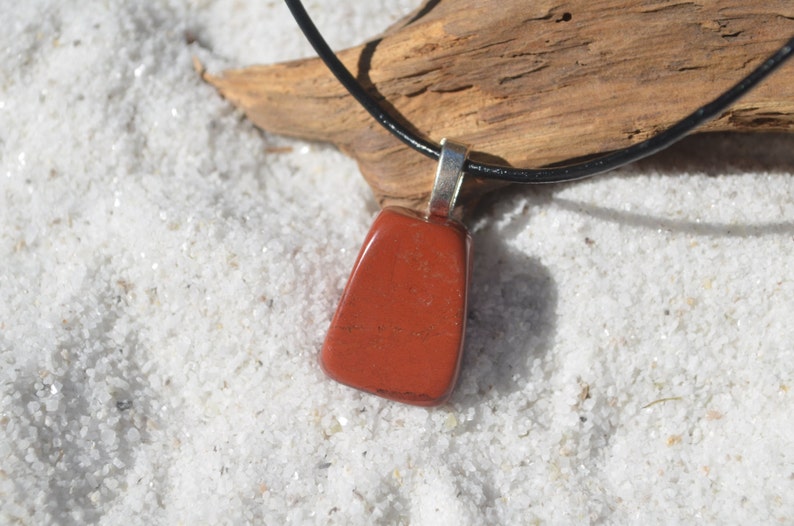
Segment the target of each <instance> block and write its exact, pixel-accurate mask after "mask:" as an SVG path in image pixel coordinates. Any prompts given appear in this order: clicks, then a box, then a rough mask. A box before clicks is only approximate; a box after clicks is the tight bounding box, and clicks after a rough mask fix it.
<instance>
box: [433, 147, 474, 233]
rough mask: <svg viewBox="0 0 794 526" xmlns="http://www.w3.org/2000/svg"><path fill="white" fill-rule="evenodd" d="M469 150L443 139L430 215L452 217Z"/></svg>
mask: <svg viewBox="0 0 794 526" xmlns="http://www.w3.org/2000/svg"><path fill="white" fill-rule="evenodd" d="M468 152H469V148H468V147H467V146H465V145H463V144H460V143H457V142H454V141H449V140H447V139H441V157H440V158H439V159H438V168H436V181H435V183H434V184H433V192H432V193H431V194H430V206H429V208H428V215H431V216H436V217H445V218H446V217H451V216H452V211H453V210H454V208H455V200H456V199H457V198H458V192H460V185H461V183H463V166H464V165H465V164H466V155H467V154H468Z"/></svg>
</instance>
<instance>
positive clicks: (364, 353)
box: [320, 207, 471, 405]
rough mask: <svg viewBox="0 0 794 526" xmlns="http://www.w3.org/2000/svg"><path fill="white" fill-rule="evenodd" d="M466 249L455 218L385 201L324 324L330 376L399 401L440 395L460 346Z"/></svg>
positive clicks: (433, 399)
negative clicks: (388, 205)
mask: <svg viewBox="0 0 794 526" xmlns="http://www.w3.org/2000/svg"><path fill="white" fill-rule="evenodd" d="M470 255H471V236H469V234H468V232H467V231H466V228H465V227H464V226H463V225H461V224H460V223H458V222H457V221H454V220H452V219H443V218H437V217H435V216H430V217H429V218H427V219H426V218H423V217H421V216H418V215H417V214H415V213H414V212H412V211H410V210H407V209H404V208H396V207H395V208H386V209H384V210H383V211H382V212H381V213H380V214H379V215H378V217H377V218H376V219H375V222H374V223H373V225H372V228H371V229H370V231H369V235H368V236H367V238H366V240H365V241H364V245H363V246H362V248H361V252H360V253H359V255H358V259H357V260H356V263H355V265H354V267H353V272H352V273H351V274H350V279H349V280H348V284H347V287H346V288H345V291H344V293H343V294H342V299H341V301H340V302H339V307H338V308H337V311H336V315H335V316H334V318H333V321H332V322H331V327H330V329H329V330H328V336H327V337H326V339H325V344H324V346H323V350H322V354H321V358H320V363H321V365H322V367H323V369H324V370H325V372H326V373H327V374H328V376H330V377H331V378H333V379H335V380H337V381H339V382H341V383H343V384H347V385H349V386H351V387H355V388H357V389H361V390H363V391H368V392H370V393H375V394H378V395H380V396H383V397H386V398H390V399H392V400H397V401H399V402H405V403H409V404H416V405H437V404H440V403H443V402H444V401H446V399H447V398H448V397H449V395H450V394H451V393H452V389H453V387H454V386H455V381H456V379H457V376H458V369H459V368H460V359H461V354H462V351H463V336H464V331H465V329H466V296H467V286H468V281H469V261H470Z"/></svg>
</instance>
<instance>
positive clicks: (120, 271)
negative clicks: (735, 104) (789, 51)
mask: <svg viewBox="0 0 794 526" xmlns="http://www.w3.org/2000/svg"><path fill="white" fill-rule="evenodd" d="M417 3H418V2H417V1H412V2H409V1H403V2H385V1H383V2H354V1H353V0H346V1H344V2H342V1H338V2H336V1H335V2H309V3H308V7H309V8H310V10H311V12H312V13H313V14H314V15H315V16H316V18H317V21H318V23H320V24H321V26H322V27H323V28H324V29H325V31H326V32H327V33H328V34H329V37H330V38H331V40H332V42H333V44H334V45H335V46H344V45H351V44H354V43H357V42H360V41H362V40H364V39H365V38H366V37H368V36H371V35H373V34H375V33H377V32H378V31H380V30H381V29H382V28H384V27H386V26H387V25H388V24H389V23H390V22H391V21H393V20H395V19H396V18H397V17H399V16H401V15H402V14H405V13H407V12H408V11H409V10H410V9H411V8H412V7H413V6H415V5H416V4H417ZM330 4H333V7H331V6H330ZM379 4H386V6H387V7H386V10H385V12H381V6H380V5H379ZM0 19H2V20H3V22H2V25H3V28H4V30H3V31H0V53H2V54H1V55H0V56H1V57H2V61H1V62H0V64H1V65H0V199H1V200H2V203H1V204H0V251H2V255H1V257H2V264H1V266H0V298H2V300H1V301H0V364H1V365H0V388H1V389H2V392H1V394H0V505H2V509H1V510H0V523H3V524H6V523H16V522H20V523H23V524H49V523H59V524H83V523H92V522H100V523H104V524H218V523H225V524H241V523H245V522H254V523H262V522H264V523H266V524H273V525H276V524H283V523H292V524H305V523H308V524H326V523H330V524H345V525H347V524H353V525H358V524H373V523H383V524H400V523H402V524H409V523H410V524H414V525H442V524H452V525H465V524H472V525H480V524H531V523H536V522H539V523H550V524H565V523H583V522H588V521H593V522H608V523H632V524H637V523H648V524H657V523H662V524H669V523H693V522H714V523H735V524H751V523H767V524H769V523H777V522H782V523H791V522H793V521H794V437H792V435H793V434H794V412H793V411H792V403H791V402H792V397H794V360H792V354H793V352H792V350H793V349H792V341H793V340H794V327H793V326H792V323H791V313H792V307H793V306H794V280H793V279H794V270H792V269H794V255H792V253H793V252H794V250H792V249H794V240H793V239H794V202H793V201H792V199H791V196H792V195H793V194H794V178H792V175H793V172H794V138H792V137H783V136H768V137H740V138H726V137H711V138H705V139H695V140H690V141H688V142H686V143H685V144H683V145H682V146H680V147H677V148H676V149H675V150H673V151H672V152H668V153H666V154H664V155H662V156H660V157H657V158H655V159H653V160H649V161H645V162H642V163H640V164H639V165H635V166H632V167H629V168H627V169H624V170H621V171H620V172H618V173H616V174H613V175H610V176H606V177H601V178H598V179H595V180H592V181H588V182H583V183H578V184H572V185H566V186H556V187H545V188H542V189H515V190H513V191H508V192H503V193H501V194H499V195H498V196H496V197H494V199H493V200H492V205H491V206H490V207H489V208H488V209H487V211H486V212H485V213H484V214H483V215H482V216H481V217H479V218H475V219H473V220H472V221H471V224H472V226H473V227H474V229H475V234H474V237H475V247H476V265H475V270H474V280H473V288H472V299H471V308H470V323H469V330H468V342H467V346H466V354H465V360H464V365H463V370H462V373H461V378H460V382H459V385H458V388H457V390H456V392H455V394H454V396H453V398H452V400H451V402H450V403H449V404H448V405H445V406H443V407H441V408H437V409H430V410H427V409H421V408H414V407H410V406H404V405H399V404H395V403H392V402H388V401H385V400H382V399H379V398H376V397H373V396H368V395H365V394H361V393H359V392H357V391H353V390H351V389H348V388H345V387H343V386H340V385H338V384H336V383H334V382H331V381H329V380H327V379H326V378H325V377H324V376H323V374H322V373H321V372H320V370H319V368H318V366H317V362H316V356H317V352H318V349H319V347H320V345H321V342H322V339H323V336H324V331H325V329H326V327H327V325H328V323H329V320H330V316H331V314H332V312H333V309H334V307H335V303H336V301H337V298H338V296H339V294H340V292H341V289H342V287H343V285H344V282H345V280H346V277H347V272H348V270H349V267H350V265H351V264H352V261H353V258H354V257H355V254H356V252H357V250H358V244H359V243H360V242H361V240H362V238H363V235H364V234H365V232H366V230H367V228H368V223H369V221H370V220H371V218H372V216H373V214H374V213H375V211H376V205H375V204H374V202H373V200H372V198H371V196H370V193H369V190H368V189H367V187H366V185H365V184H364V183H363V180H362V179H361V177H360V176H359V173H358V171H357V168H356V166H355V164H354V163H353V162H352V161H350V160H348V159H346V158H345V157H343V156H342V155H341V154H339V153H337V152H336V151H335V150H333V149H332V148H330V147H326V146H322V145H316V144H308V143H304V142H300V141H291V140H287V139H283V138H279V137H275V136H271V135H268V134H264V133H262V132H260V131H257V130H256V129H254V128H253V127H252V126H251V125H250V124H249V123H248V122H247V121H246V120H244V119H243V118H242V117H241V116H240V115H239V114H238V113H237V112H235V110H234V109H232V108H231V106H230V105H229V104H228V103H226V102H225V101H223V100H222V99H220V98H219V97H218V96H217V94H216V93H215V92H214V91H213V89H212V88H210V87H209V86H207V85H205V84H203V83H202V82H201V81H200V79H199V78H198V77H197V76H196V74H195V73H194V71H193V69H192V65H191V57H192V56H194V55H197V56H199V57H200V58H201V59H202V60H203V61H205V63H206V64H208V65H209V66H210V68H211V69H213V71H220V70H221V69H223V68H224V67H231V66H241V65H246V64H251V63H257V62H272V61H275V60H281V59H286V58H293V57H297V56H300V55H306V54H308V53H309V48H308V46H307V45H306V44H305V42H304V41H303V39H302V36H301V35H300V34H299V32H298V30H297V29H296V28H295V26H294V25H293V23H292V21H291V18H289V15H288V14H287V12H286V9H285V8H284V7H283V6H282V5H281V3H280V2H260V1H255V0H215V1H213V0H206V1H204V0H195V1H191V2H187V1H186V2H179V1H177V0H172V1H170V2H168V1H157V2H122V1H121V0H107V1H101V2H100V1H94V2H78V1H77V0H69V1H66V0H38V1H31V2H28V1H24V2H22V1H20V2H12V1H10V0H4V1H2V2H1V3H0ZM186 32H190V33H192V34H193V35H195V37H196V38H197V42H196V43H193V44H188V43H186V38H185V34H186ZM787 67H794V64H791V65H788V66H787ZM282 146H288V147H290V148H292V151H291V152H290V153H268V151H269V149H270V150H272V148H271V147H282ZM655 402H656V403H655Z"/></svg>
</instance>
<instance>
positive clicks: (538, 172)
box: [284, 0, 794, 184]
mask: <svg viewBox="0 0 794 526" xmlns="http://www.w3.org/2000/svg"><path fill="white" fill-rule="evenodd" d="M284 1H285V2H286V4H287V7H289V10H290V11H291V12H292V16H293V17H295V21H296V22H297V23H298V26H300V28H301V31H303V33H304V34H305V35H306V38H307V39H308V40H309V42H310V43H311V45H312V47H314V50H315V51H316V52H317V54H318V55H319V56H320V58H321V59H322V60H323V62H325V64H326V65H327V66H328V68H329V69H330V70H331V72H332V73H333V74H334V76H335V77H336V78H337V79H338V80H339V82H341V83H342V85H343V86H344V87H345V89H346V90H347V91H349V92H350V94H351V95H353V97H354V98H355V99H356V100H357V101H358V102H359V104H361V106H363V107H364V109H365V110H367V112H369V114H370V115H372V117H374V118H375V120H376V121H378V122H379V123H380V124H381V126H383V127H384V128H386V129H387V130H388V131H389V132H390V133H392V134H393V135H394V136H395V137H397V138H398V139H400V140H401V141H403V142H404V143H405V144H407V145H408V146H410V147H411V148H413V149H414V150H416V151H418V152H419V153H422V154H424V155H426V156H428V157H430V158H432V159H435V160H438V158H439V156H440V155H441V146H440V145H439V144H437V143H434V142H432V141H429V140H427V139H425V138H423V137H419V136H418V135H416V134H415V133H412V132H411V131H410V130H408V129H407V128H406V127H405V126H403V125H402V124H400V123H399V122H398V121H397V120H396V119H394V118H393V117H392V116H391V115H389V113H388V112H387V111H385V110H384V109H383V108H381V106H380V105H379V104H378V103H377V102H376V101H375V100H374V99H373V98H372V97H370V95H369V94H368V93H367V92H366V90H365V89H364V88H363V86H361V84H359V83H358V81H357V80H356V78H355V77H354V76H353V75H352V74H351V73H350V71H348V69H347V68H346V67H345V66H344V64H342V62H341V61H340V60H339V59H338V58H337V57H336V55H335V54H334V52H333V51H332V50H331V48H330V47H329V46H328V43H327V42H326V41H325V39H324V38H323V36H322V35H321V34H320V32H319V31H318V30H317V27H316V26H315V25H314V22H312V20H311V18H310V17H309V15H308V13H307V12H306V10H305V9H304V7H303V4H302V3H301V1H300V0H284ZM792 54H794V38H792V39H790V40H789V41H788V42H786V44H785V45H784V46H783V47H781V48H780V49H779V50H778V51H777V52H776V53H775V54H774V55H772V56H771V57H769V58H768V59H767V60H766V61H764V63H763V64H761V65H760V66H758V67H757V68H756V69H755V70H753V71H752V72H751V73H750V74H749V75H747V76H746V77H745V78H743V79H742V80H741V81H739V82H738V83H737V84H736V85H734V86H733V87H732V88H730V89H729V90H728V91H726V92H725V93H723V94H722V95H720V96H719V97H717V98H716V99H714V100H713V101H711V102H709V103H708V104H706V105H705V106H702V107H700V108H698V109H697V110H696V111H694V112H693V113H692V114H690V115H688V116H687V117H684V118H683V119H681V120H680V121H678V122H677V123H676V124H674V125H673V126H671V127H670V128H668V129H667V130H665V131H663V132H660V133H659V134H657V135H654V136H653V137H651V138H649V139H646V140H644V141H642V142H639V143H637V144H634V145H632V146H629V147H627V148H623V149H621V150H616V151H614V152H612V153H608V154H606V155H603V156H601V157H597V158H595V159H591V160H588V161H584V162H579V163H574V164H570V165H567V166H554V167H550V168H537V169H532V168H512V167H509V166H499V165H495V164H487V163H479V162H474V161H472V160H470V159H469V160H467V161H466V165H465V166H464V169H463V170H464V172H465V173H467V174H469V175H472V176H475V177H480V178H482V179H495V180H501V181H510V182H514V183H525V184H539V183H558V182H563V181H575V180H577V179H584V178H586V177H591V176H593V175H597V174H600V173H603V172H607V171H609V170H613V169H615V168H618V167H620V166H624V165H626V164H629V163H631V162H634V161H637V160H639V159H642V158H643V157H647V156H649V155H651V154H653V153H656V152H658V151H660V150H663V149H665V148H667V147H668V146H670V145H671V144H673V143H674V142H676V141H678V140H680V139H682V138H683V137H684V136H686V135H687V134H688V133H689V132H690V131H692V130H693V129H695V128H697V127H698V126H700V125H702V124H704V123H706V122H708V121H710V120H711V119H713V118H715V117H717V116H719V115H720V114H721V113H722V112H724V111H725V110H726V109H727V108H728V107H729V106H730V105H731V104H733V103H734V102H736V101H737V100H739V99H740V98H741V97H742V96H744V95H746V94H747V93H749V92H750V90H752V89H753V88H754V87H755V86H757V85H758V84H759V83H761V82H762V81H763V80H764V79H765V78H766V77H767V76H768V75H769V74H771V73H772V72H773V71H775V70H776V69H777V68H778V67H780V65H781V64H783V63H784V62H785V61H786V60H788V59H789V58H790V57H791V55H792ZM450 139H454V137H450Z"/></svg>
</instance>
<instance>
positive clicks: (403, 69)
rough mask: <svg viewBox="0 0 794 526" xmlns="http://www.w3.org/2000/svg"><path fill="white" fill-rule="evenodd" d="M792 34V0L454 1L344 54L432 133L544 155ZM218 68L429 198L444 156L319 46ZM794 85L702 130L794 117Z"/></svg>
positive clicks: (782, 124) (305, 133)
mask: <svg viewBox="0 0 794 526" xmlns="http://www.w3.org/2000/svg"><path fill="white" fill-rule="evenodd" d="M792 35H794V2H791V1H789V0H770V1H760V0H719V1H717V0H712V1H706V0H695V1H660V0H629V1H625V0H595V1H588V0H570V1H564V0H533V1H531V2H529V1H522V0H440V1H432V2H428V3H427V4H425V5H424V6H423V7H422V8H420V9H419V10H418V11H417V12H415V13H413V14H412V15H410V16H408V17H406V18H405V19H404V20H402V21H401V22H399V23H398V24H396V25H395V26H393V27H392V28H390V29H389V30H388V31H386V32H385V33H384V35H383V36H382V37H380V38H378V39H376V40H373V41H371V42H369V43H366V44H362V45H361V46H357V47H355V48H352V49H348V50H345V51H342V52H341V53H340V58H341V59H342V61H343V62H344V63H345V64H346V65H347V66H348V67H349V68H350V69H351V71H353V72H354V74H357V75H358V77H359V79H360V80H361V81H362V82H363V83H364V85H365V86H367V87H368V89H370V90H371V92H372V93H374V94H376V96H377V97H379V98H380V99H381V100H384V101H386V104H387V105H388V106H389V107H391V108H392V109H393V110H394V111H396V112H397V113H399V114H400V115H401V116H403V118H404V119H405V120H407V121H408V122H410V123H411V124H412V125H413V126H414V127H415V129H416V130H418V131H419V132H420V133H422V134H424V135H426V136H427V137H429V138H431V139H433V140H435V141H439V140H440V139H441V138H442V137H450V138H454V139H455V140H458V141H462V142H465V143H468V144H470V145H471V146H472V149H473V150H474V151H475V152H487V153H488V154H490V155H491V156H494V157H496V158H498V159H501V160H502V162H504V163H507V164H510V165H513V166H521V167H540V166H543V165H546V164H550V163H555V162H560V161H564V160H567V159H571V158H576V157H580V156H584V155H589V154H594V153H599V152H607V151H610V150H615V149H618V148H622V147H625V146H628V145H630V144H633V143H635V142H638V141H640V140H642V139H645V138H647V137H649V136H651V135H653V134H654V133H656V132H658V131H660V130H662V129H664V128H666V127H668V126H670V125H671V124H673V123H674V122H675V121H676V120H678V119H680V118H681V117H683V116H685V115H687V114H688V113H690V112H691V111H693V110H695V109H696V108H698V107H699V106H701V105H703V104H704V103H706V102H708V101H710V100H711V99H713V98H714V97H715V96H716V95H718V94H719V93H720V92H722V91H723V90H725V89H727V88H728V87H730V86H731V85H733V84H734V83H735V82H736V81H738V80H739V79H741V78H742V77H743V76H744V75H746V74H747V73H749V72H750V71H751V70H752V69H753V68H755V67H756V66H758V65H759V64H760V63H761V62H762V61H763V60H764V59H765V58H767V57H768V56H769V55H770V54H772V53H773V52H774V51H775V50H776V49H777V48H778V47H779V46H781V45H782V44H783V43H785V41H786V40H787V39H788V38H790V37H791V36H792ZM204 78H205V79H206V80H207V81H208V82H210V83H211V84H212V85H214V86H215V87H216V88H217V89H218V90H219V92H220V93H221V94H222V95H223V96H224V97H226V98H227V99H228V100H230V101H231V102H232V103H233V104H235V105H236V106H238V107H239V108H240V109H242V111H244V112H245V114H246V115H247V116H248V117H249V118H250V119H251V120H252V121H253V122H254V123H255V124H256V125H258V126H260V127H262V128H264V129H266V130H268V131H271V132H275V133H280V134H286V135H292V136H297V137H303V138H307V139H314V140H320V141H329V142H332V143H334V144H336V145H337V146H338V147H339V148H340V149H342V150H343V151H344V152H346V153H347V154H349V155H351V156H352V157H354V158H355V159H356V160H357V161H358V163H359V166H360V168H361V171H362V174H363V175H364V177H365V178H366V179H367V181H368V183H369V184H370V186H371V187H372V189H373V191H374V193H375V196H376V197H377V199H378V201H379V203H380V204H381V205H387V204H401V205H403V206H407V207H409V208H413V209H416V210H422V209H423V208H424V207H425V206H426V202H427V196H428V194H429V191H430V188H431V186H432V180H433V174H434V162H433V161H431V160H429V159H426V158H424V157H423V156H421V155H419V154H417V153H415V152H413V151H411V150H409V149H408V148H407V147H405V146H403V145H402V143H400V142H399V141H397V140H396V139H394V138H393V137H391V136H390V135H389V134H388V133H386V132H385V131H384V130H382V129H381V128H380V126H378V125H377V124H376V123H375V122H374V121H373V120H372V119H371V118H370V117H369V115H367V114H366V113H365V112H364V110H363V109H361V108H360V107H359V106H358V104H357V103H356V102H355V101H354V100H353V99H352V97H350V96H349V95H348V94H347V93H346V92H345V91H344V89H343V88H342V87H341V86H340V85H339V84H338V82H337V81H336V80H335V79H334V78H333V76H332V75H331V74H330V73H329V72H328V71H327V69H326V68H325V66H324V65H323V64H322V63H321V62H320V61H319V60H318V59H309V60H301V61H295V62H288V63H283V64H275V65H267V66H252V67H247V68H243V69H236V70H229V71H224V72H222V73H221V74H219V75H211V74H207V73H205V75H204ZM792 86H794V64H786V65H784V66H783V68H781V70H780V71H778V72H776V73H775V74H774V75H773V76H772V77H770V78H769V79H768V80H767V81H766V82H765V83H764V84H763V85H762V86H760V87H759V88H757V89H756V90H755V91H753V92H752V93H751V94H750V95H748V96H747V97H745V98H744V99H742V100H741V101H740V102H739V103H738V104H736V105H735V106H734V107H733V108H731V109H730V110H729V111H728V112H727V113H725V114H724V115H723V116H722V117H721V118H719V119H717V120H715V121H713V122H712V123H710V124H709V125H708V126H707V127H705V128H704V129H703V130H704V131H708V130H711V131H716V130H719V131H726V130H730V131H787V132H790V131H793V130H794V88H792ZM474 155H475V156H476V155H478V154H476V153H475V154H474ZM494 186H495V185H494V184H493V183H487V182H478V181H473V180H472V181H467V183H466V185H465V187H464V192H466V193H467V195H468V196H472V195H477V194H480V193H482V192H484V191H487V190H488V189H490V188H492V187H494ZM463 199H464V200H465V199H466V197H465V196H464V197H463Z"/></svg>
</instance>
